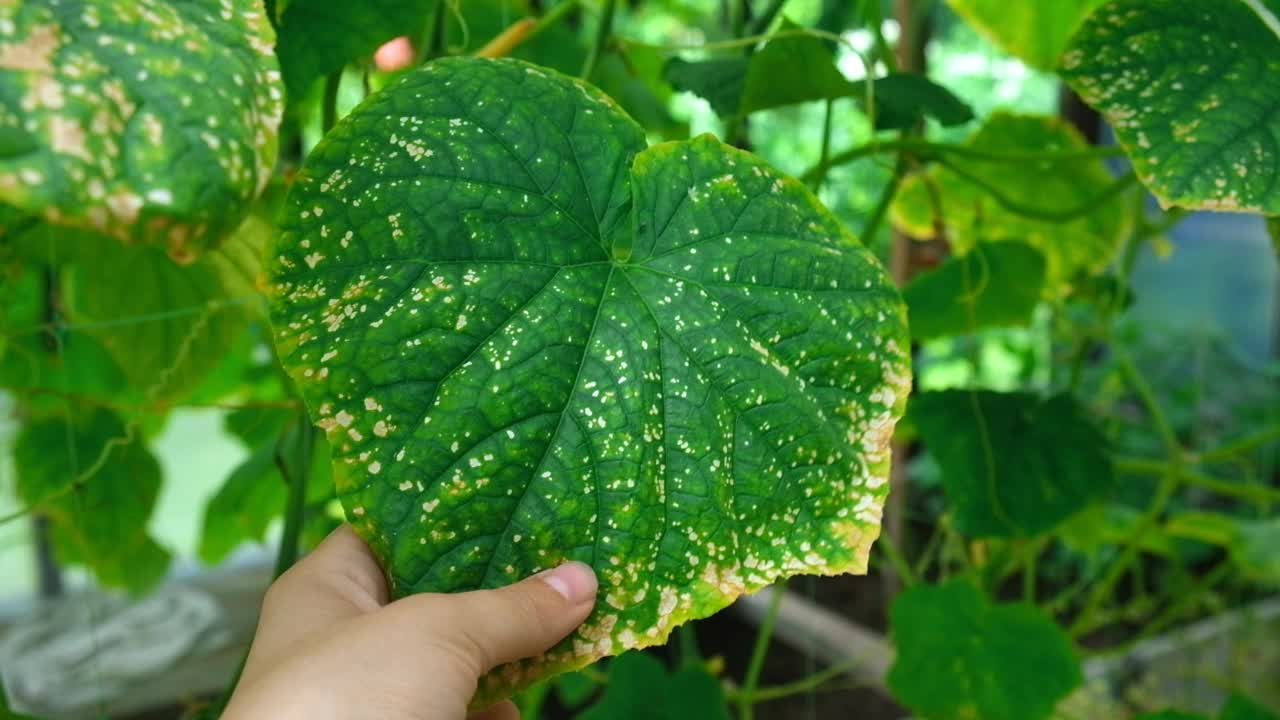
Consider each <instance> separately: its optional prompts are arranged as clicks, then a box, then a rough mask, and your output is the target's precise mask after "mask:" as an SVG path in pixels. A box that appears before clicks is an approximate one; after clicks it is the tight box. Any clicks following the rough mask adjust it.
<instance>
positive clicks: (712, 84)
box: [662, 57, 749, 117]
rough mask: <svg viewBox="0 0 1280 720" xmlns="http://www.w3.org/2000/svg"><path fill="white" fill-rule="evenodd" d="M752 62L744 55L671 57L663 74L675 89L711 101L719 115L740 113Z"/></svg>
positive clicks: (730, 115)
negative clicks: (696, 58) (693, 57)
mask: <svg viewBox="0 0 1280 720" xmlns="http://www.w3.org/2000/svg"><path fill="white" fill-rule="evenodd" d="M748 67H749V63H748V61H747V59H746V58H744V57H731V58H712V59H710V60H697V61H691V60H685V59H683V58H678V57H677V58H672V59H671V60H669V61H668V62H667V64H666V66H665V67H664V68H663V69H662V77H663V79H665V80H666V81H667V82H669V83H671V87H673V88H675V89H676V90H682V91H685V92H691V93H693V94H694V95H697V96H698V97H700V98H703V99H705V100H706V101H707V102H708V103H710V104H711V109H712V110H715V111H716V114H717V115H719V116H720V117H733V116H735V115H737V114H738V106H739V104H740V103H741V101H742V90H743V88H744V87H745V86H746V82H747V68H748Z"/></svg>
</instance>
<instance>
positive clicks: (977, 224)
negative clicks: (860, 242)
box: [890, 112, 1130, 296]
mask: <svg viewBox="0 0 1280 720" xmlns="http://www.w3.org/2000/svg"><path fill="white" fill-rule="evenodd" d="M966 144H967V145H968V147H969V148H970V149H972V150H974V151H976V152H977V153H978V154H977V155H974V156H972V157H969V156H964V157H961V158H959V159H957V160H955V161H949V162H948V164H946V165H936V166H934V167H932V168H930V169H929V170H928V171H927V172H925V173H923V174H917V175H912V176H910V177H908V178H907V179H906V180H905V181H904V182H903V184H902V188H901V189H900V190H899V192H898V194H897V195H896V196H895V198H894V201H893V205H892V206H891V208H890V213H891V215H890V217H891V218H892V220H893V222H894V224H895V225H896V226H897V227H898V228H900V229H902V230H904V231H906V232H907V233H908V234H910V235H912V236H913V237H918V238H934V237H937V235H938V233H939V231H941V232H942V233H944V234H945V238H946V239H947V240H948V241H949V242H950V244H951V247H952V249H953V250H954V251H955V252H956V253H958V254H964V253H967V252H969V251H970V250H972V249H973V247H974V246H975V245H976V244H977V243H979V242H995V241H1001V240H1017V241H1020V242H1025V243H1026V244H1028V245H1030V246H1032V247H1034V248H1035V249H1037V250H1039V251H1040V252H1041V253H1042V254H1043V255H1044V258H1045V263H1046V268H1045V278H1046V285H1045V292H1046V294H1049V295H1051V296H1056V295H1059V294H1061V292H1062V291H1063V288H1064V287H1065V285H1066V283H1067V282H1068V281H1069V280H1071V279H1072V278H1073V277H1074V276H1076V275H1077V274H1078V273H1082V272H1083V273H1091V272H1096V271H1099V270H1101V269H1103V268H1105V267H1107V265H1108V264H1109V263H1110V262H1111V259H1112V258H1113V257H1114V256H1115V253H1116V250H1117V248H1118V247H1119V245H1120V242H1121V240H1122V239H1123V238H1124V237H1125V236H1126V234H1127V232H1128V230H1129V226H1130V218H1129V215H1128V213H1127V212H1126V208H1125V205H1124V202H1123V198H1121V197H1119V196H1118V195H1117V194H1116V190H1117V189H1122V188H1123V186H1117V185H1115V182H1116V181H1115V180H1113V178H1112V176H1111V174H1110V173H1109V172H1108V171H1107V169H1106V167H1105V166H1104V165H1103V164H1102V162H1101V160H1099V159H1097V158H1092V157H1087V156H1081V155H1076V156H1074V157H1072V156H1070V154H1071V153H1081V152H1084V151H1087V149H1088V145H1087V143H1085V141H1084V139H1083V138H1081V137H1080V134H1079V133H1078V132H1076V130H1075V129H1074V128H1073V127H1071V126H1070V125H1068V124H1067V123H1066V122H1065V121H1063V120H1061V119H1059V118H1054V117H1046V116H1039V115H1018V114H1014V113H1007V112H996V113H993V114H992V115H991V116H990V117H989V118H987V121H986V122H985V123H984V124H983V126H982V127H981V128H979V129H978V130H977V131H976V132H975V133H974V134H973V135H972V136H970V137H969V139H968V140H967V141H966ZM1055 153H1056V154H1058V155H1060V156H1066V157H1061V158H1057V159H1055V158H1052V157H1051V158H1050V159H1035V158H1034V157H1033V156H1034V155H1037V154H1039V155H1042V156H1043V155H1050V156H1052V155H1053V154H1055ZM983 154H987V157H983V156H982V155H983Z"/></svg>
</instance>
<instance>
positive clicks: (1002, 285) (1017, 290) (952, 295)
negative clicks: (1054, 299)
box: [902, 242, 1044, 340]
mask: <svg viewBox="0 0 1280 720" xmlns="http://www.w3.org/2000/svg"><path fill="white" fill-rule="evenodd" d="M1043 287H1044V256H1043V255H1041V254H1040V253H1039V252H1038V251H1037V250H1036V249H1035V248H1033V247H1031V246H1029V245H1027V244H1025V243H1020V242H993V243H981V244H979V245H978V246H977V247H975V248H974V250H973V252H970V253H968V254H967V255H961V256H959V257H954V258H951V259H949V260H947V261H946V262H945V263H943V264H942V266H941V267H938V268H937V269H935V270H931V271H929V272H927V273H924V274H922V275H919V276H917V277H916V278H915V279H914V280H912V281H911V284H910V285H908V286H907V288H906V289H905V290H904V291H903V293H902V297H903V299H904V300H906V301H907V311H908V315H909V318H910V321H911V337H913V338H915V339H917V340H928V339H930V338H935V337H940V336H944V335H962V334H965V333H971V332H974V331H976V330H980V329H982V328H985V327H1000V326H1010V325H1025V324H1027V323H1029V322H1030V321H1031V314H1032V313H1033V312H1034V311H1035V309H1036V305H1038V304H1039V303H1040V296H1041V294H1042V292H1043Z"/></svg>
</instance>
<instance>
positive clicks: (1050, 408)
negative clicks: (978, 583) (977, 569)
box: [910, 390, 1115, 537]
mask: <svg viewBox="0 0 1280 720" xmlns="http://www.w3.org/2000/svg"><path fill="white" fill-rule="evenodd" d="M910 412H911V419H912V421H913V422H914V424H915V426H916V428H917V429H918V430H919V432H920V437H921V438H922V439H923V440H924V443H925V445H926V447H928V448H929V452H931V453H932V454H933V456H934V458H936V459H937V461H938V464H939V465H940V466H941V467H942V482H943V487H944V489H945V490H946V493H947V498H948V499H949V500H950V501H951V504H952V507H953V508H954V511H955V520H956V527H957V528H958V529H959V530H960V531H961V532H963V533H965V534H966V535H971V536H974V537H1009V536H1020V535H1035V534H1038V533H1041V532H1044V531H1046V530H1049V529H1051V528H1053V527H1054V526H1055V525H1057V524H1058V523H1059V522H1062V521H1063V520H1065V519H1066V518H1067V517H1069V516H1070V515H1072V514H1073V513H1075V512H1077V511H1079V510H1080V509H1082V508H1084V507H1085V506H1086V505H1088V504H1089V503H1090V502H1092V501H1094V500H1096V499H1099V498H1100V497H1102V496H1103V495H1105V494H1106V493H1107V492H1109V491H1110V490H1111V487H1112V485H1113V484H1114V480H1115V476H1114V471H1113V469H1112V467H1111V461H1110V458H1109V457H1108V455H1107V443H1106V439H1105V438H1104V437H1103V436H1102V434H1101V432H1099V431H1098V429H1097V428H1096V427H1094V425H1093V423H1092V422H1090V420H1089V418H1088V415H1087V413H1086V412H1085V410H1084V408H1082V407H1080V406H1079V405H1078V404H1077V403H1076V401H1075V400H1074V399H1073V398H1072V397H1071V396H1070V395H1055V396H1053V397H1051V398H1049V399H1047V400H1041V399H1040V398H1038V397H1036V396H1035V395H1032V394H1030V393H998V392H992V391H987V390H944V391H939V392H925V393H918V394H916V395H915V396H914V397H913V398H912V400H911V409H910Z"/></svg>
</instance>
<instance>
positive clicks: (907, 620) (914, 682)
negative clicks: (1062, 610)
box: [888, 580, 1082, 720]
mask: <svg viewBox="0 0 1280 720" xmlns="http://www.w3.org/2000/svg"><path fill="white" fill-rule="evenodd" d="M889 628H890V634H891V637H892V639H893V643H894V647H895V648H896V649H897V659H896V660H895V661H894V664H893V667H891V668H890V669H889V677H888V683H889V689H890V690H891V691H892V692H893V695H894V697H895V698H897V699H898V700H900V701H901V702H902V703H903V704H904V705H906V706H907V707H909V708H911V709H912V710H913V711H915V712H916V713H918V714H920V715H922V716H925V717H928V718H930V720H972V719H973V718H982V720H1042V719H1043V718H1047V717H1049V716H1050V714H1051V713H1052V712H1053V709H1054V706H1056V705H1057V703H1058V701H1059V700H1061V699H1062V698H1063V697H1065V696H1066V695H1067V693H1069V692H1071V691H1072V690H1073V689H1075V688H1076V687H1077V686H1078V685H1079V684H1080V682H1081V679H1082V676H1081V674H1080V662H1079V660H1078V659H1077V658H1076V654H1075V650H1074V649H1073V648H1072V646H1071V640H1070V639H1069V638H1068V637H1067V635H1066V633H1064V632H1063V631H1062V630H1061V629H1060V628H1059V627H1058V626H1057V625H1056V624H1054V622H1053V619H1052V618H1050V617H1049V616H1048V615H1046V614H1045V613H1044V612H1043V611H1041V610H1040V609H1039V608H1037V607H1035V606H1034V605H1029V604H1026V603H1016V604H1006V605H994V606H993V605H991V604H989V603H988V602H987V600H986V598H984V597H983V596H982V595H981V594H980V593H979V592H978V590H977V589H976V588H974V587H973V586H972V585H970V584H969V583H968V582H966V581H964V580H952V581H950V582H948V583H946V584H944V585H920V586H916V587H914V588H911V589H910V590H907V591H905V592H903V593H902V594H901V595H899V596H898V598H897V600H895V601H894V603H893V607H892V609H891V610H890V613H889Z"/></svg>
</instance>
